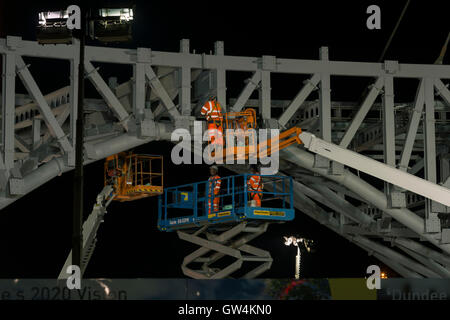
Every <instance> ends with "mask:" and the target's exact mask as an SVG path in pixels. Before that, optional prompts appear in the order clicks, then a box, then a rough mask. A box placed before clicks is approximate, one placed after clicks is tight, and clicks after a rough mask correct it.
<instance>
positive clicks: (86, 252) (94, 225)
mask: <svg viewBox="0 0 450 320" xmlns="http://www.w3.org/2000/svg"><path fill="white" fill-rule="evenodd" d="M113 191H114V190H113V187H112V186H111V185H107V186H105V187H104V188H103V190H102V191H101V192H100V193H99V194H98V195H97V202H96V203H95V205H94V208H93V209H92V212H91V214H90V215H89V217H88V218H87V219H86V221H85V222H84V223H83V249H82V257H81V263H82V264H81V274H82V275H83V274H84V271H85V270H86V267H87V265H88V263H89V260H90V259H91V256H92V253H93V252H94V249H95V244H96V242H97V231H98V228H99V227H100V224H101V223H102V222H103V217H104V216H105V213H106V208H107V207H108V205H109V204H110V203H111V201H112V200H113V199H114V197H115V194H114V193H113ZM71 264H72V250H71V251H70V253H69V255H68V257H67V259H66V263H64V266H63V268H62V270H61V272H60V274H59V276H58V279H67V278H68V277H69V276H70V274H67V267H68V266H70V265H71Z"/></svg>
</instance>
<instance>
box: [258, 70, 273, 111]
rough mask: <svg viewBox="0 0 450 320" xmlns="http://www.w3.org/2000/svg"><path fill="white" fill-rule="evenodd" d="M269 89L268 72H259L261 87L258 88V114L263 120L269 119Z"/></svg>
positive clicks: (270, 107)
mask: <svg viewBox="0 0 450 320" xmlns="http://www.w3.org/2000/svg"><path fill="white" fill-rule="evenodd" d="M270 91H271V88H270V71H266V70H261V85H260V88H259V113H260V115H261V118H262V119H263V120H268V119H270V118H271V109H272V106H271V93H270Z"/></svg>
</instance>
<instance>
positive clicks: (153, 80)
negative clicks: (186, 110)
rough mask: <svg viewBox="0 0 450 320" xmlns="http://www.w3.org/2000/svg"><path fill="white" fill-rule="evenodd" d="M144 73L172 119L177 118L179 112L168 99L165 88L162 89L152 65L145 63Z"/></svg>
mask: <svg viewBox="0 0 450 320" xmlns="http://www.w3.org/2000/svg"><path fill="white" fill-rule="evenodd" d="M145 75H146V77H147V79H148V81H149V84H150V86H151V87H152V89H153V91H154V93H155V94H156V95H157V96H158V97H159V98H160V99H161V102H162V104H163V105H164V107H165V108H166V109H167V112H168V113H169V115H170V117H171V118H172V120H175V119H177V118H179V117H180V112H179V111H178V109H177V107H176V106H175V104H174V103H173V101H172V99H170V97H169V95H168V93H167V91H166V89H164V87H163V85H162V84H161V81H159V79H158V76H157V75H156V74H155V72H154V71H153V69H152V67H151V66H150V65H148V64H146V65H145Z"/></svg>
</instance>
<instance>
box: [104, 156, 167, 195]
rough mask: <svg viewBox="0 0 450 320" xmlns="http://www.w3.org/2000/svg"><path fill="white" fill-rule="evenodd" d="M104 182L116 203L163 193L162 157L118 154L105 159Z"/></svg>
mask: <svg viewBox="0 0 450 320" xmlns="http://www.w3.org/2000/svg"><path fill="white" fill-rule="evenodd" d="M104 177H105V179H104V181H105V186H106V185H112V186H113V188H114V193H115V197H114V200H116V201H121V202H123V201H133V200H138V199H142V198H147V197H151V196H156V195H160V194H162V193H163V157H162V156H154V155H142V154H139V155H138V154H133V153H132V152H129V153H127V152H120V153H118V154H115V155H112V156H109V157H107V158H106V161H105V166H104Z"/></svg>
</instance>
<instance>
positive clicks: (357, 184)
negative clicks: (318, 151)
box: [280, 136, 450, 253]
mask: <svg viewBox="0 0 450 320" xmlns="http://www.w3.org/2000/svg"><path fill="white" fill-rule="evenodd" d="M300 139H302V136H300ZM305 141H306V139H305V140H303V142H305ZM306 142H307V141H306ZM323 143H326V144H328V145H329V143H327V142H325V141H323ZM308 145H309V143H308V142H307V143H306V146H308ZM327 147H328V146H325V148H326V149H328V148H327ZM341 150H344V151H345V149H341ZM328 151H329V152H331V150H328ZM328 151H327V152H328ZM346 151H348V150H346ZM348 152H351V151H348ZM357 155H358V154H357ZM280 156H281V157H282V158H283V159H284V160H286V161H287V162H290V163H292V164H296V165H298V166H300V167H303V168H306V169H308V170H310V171H312V172H314V173H317V174H319V175H322V176H325V177H327V178H328V179H330V180H332V181H335V182H337V183H339V184H342V185H343V186H345V187H347V188H348V189H350V190H351V191H353V192H355V193H356V194H358V195H359V196H360V197H362V198H364V199H366V201H367V202H368V203H370V204H372V205H374V206H375V207H377V208H378V209H380V210H382V211H384V212H386V213H387V214H389V215H390V216H391V217H392V218H394V219H395V220H397V221H398V222H399V223H401V224H403V225H404V226H405V227H407V228H409V229H411V230H412V231H414V232H416V233H417V234H419V235H421V236H422V237H423V238H424V239H427V240H428V241H429V242H430V243H432V244H433V245H435V246H437V247H439V248H441V249H442V250H444V251H445V252H447V253H450V245H447V244H441V243H440V240H439V238H437V237H436V236H435V235H431V234H426V233H424V220H423V219H422V218H421V217H419V216H418V215H416V214H415V213H414V212H412V211H410V210H408V209H405V208H399V209H392V208H389V207H388V202H387V199H386V196H385V195H384V193H383V192H381V191H380V190H378V189H376V188H375V187H373V186H371V185H370V184H368V183H367V182H366V181H364V180H362V179H361V178H359V177H358V176H356V175H354V174H353V173H351V172H350V171H349V170H347V169H344V171H343V173H342V174H341V175H331V174H329V172H328V170H327V169H321V168H315V167H314V159H315V157H314V155H313V154H311V153H309V152H308V151H306V150H303V149H301V148H298V147H296V146H291V147H289V148H286V149H283V150H281V151H280ZM358 156H359V155H358ZM361 157H362V158H361V159H358V160H359V161H361V162H362V163H363V164H364V163H365V164H367V161H368V160H371V159H367V158H366V157H363V156H361ZM344 158H345V156H344ZM333 160H335V161H336V159H333ZM344 161H345V159H344ZM373 161H374V162H377V161H375V160H373ZM338 162H341V161H338ZM378 164H381V165H383V166H386V165H385V164H382V163H379V162H378ZM367 165H368V166H370V165H371V163H370V164H367ZM378 169H379V168H378ZM378 171H380V170H378ZM397 171H400V170H397ZM400 172H403V171H400ZM428 183H429V182H428ZM443 189H444V188H443ZM446 190H448V189H446ZM447 199H449V197H448V196H447Z"/></svg>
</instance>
